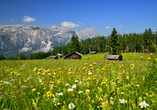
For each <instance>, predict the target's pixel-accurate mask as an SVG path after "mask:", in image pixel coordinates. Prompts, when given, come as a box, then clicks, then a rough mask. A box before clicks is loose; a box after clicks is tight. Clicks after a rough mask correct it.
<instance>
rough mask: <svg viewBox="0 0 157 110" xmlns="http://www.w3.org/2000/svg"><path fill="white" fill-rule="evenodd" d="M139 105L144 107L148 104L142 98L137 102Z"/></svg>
mask: <svg viewBox="0 0 157 110" xmlns="http://www.w3.org/2000/svg"><path fill="white" fill-rule="evenodd" d="M139 106H141V108H143V107H145V108H146V106H149V105H148V104H147V103H146V102H145V100H144V101H143V102H141V103H139Z"/></svg>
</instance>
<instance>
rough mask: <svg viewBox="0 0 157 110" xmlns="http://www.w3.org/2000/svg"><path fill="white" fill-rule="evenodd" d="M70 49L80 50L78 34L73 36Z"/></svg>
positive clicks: (71, 50)
mask: <svg viewBox="0 0 157 110" xmlns="http://www.w3.org/2000/svg"><path fill="white" fill-rule="evenodd" d="M69 51H70V53H71V52H75V51H77V52H80V44H79V40H78V37H77V36H74V35H73V36H72V37H71V40H70V43H69Z"/></svg>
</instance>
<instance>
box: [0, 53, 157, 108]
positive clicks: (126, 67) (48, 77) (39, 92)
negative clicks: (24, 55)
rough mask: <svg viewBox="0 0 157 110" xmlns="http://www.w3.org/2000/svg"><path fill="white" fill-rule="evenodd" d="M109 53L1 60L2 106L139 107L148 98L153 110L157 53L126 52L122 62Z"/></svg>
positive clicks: (155, 103)
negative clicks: (115, 59)
mask: <svg viewBox="0 0 157 110" xmlns="http://www.w3.org/2000/svg"><path fill="white" fill-rule="evenodd" d="M105 55H107V53H105V54H104V53H100V54H96V55H83V56H82V59H81V60H65V59H57V60H52V59H50V58H47V59H42V60H10V61H9V60H5V61H0V103H1V106H0V109H2V110H3V109H12V110H17V109H33V110H34V109H35V110H45V109H48V110H49V109H54V110H69V109H70V108H72V109H77V110H82V109H83V110H89V109H91V110H92V109H93V110H97V109H98V110H118V109H119V110H130V109H132V110H140V109H141V105H142V104H143V106H144V104H145V103H143V101H145V102H146V103H147V104H148V105H149V106H147V107H146V109H147V108H148V109H150V110H155V109H156V108H157V100H156V99H157V93H156V91H157V88H156V84H157V73H156V71H157V61H156V60H153V58H154V59H155V58H156V55H155V54H154V55H153V57H151V56H150V55H149V54H146V53H136V54H135V53H123V54H122V55H123V57H124V60H123V61H107V60H105V59H104V56H105ZM140 56H143V57H144V59H143V60H142V61H141V59H140ZM148 57H150V58H152V59H151V60H148ZM145 106H146V104H145Z"/></svg>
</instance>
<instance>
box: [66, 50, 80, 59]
mask: <svg viewBox="0 0 157 110" xmlns="http://www.w3.org/2000/svg"><path fill="white" fill-rule="evenodd" d="M81 56H82V54H80V53H79V52H73V53H71V54H69V55H67V56H65V59H81Z"/></svg>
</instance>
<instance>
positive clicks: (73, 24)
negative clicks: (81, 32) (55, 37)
mask: <svg viewBox="0 0 157 110" xmlns="http://www.w3.org/2000/svg"><path fill="white" fill-rule="evenodd" d="M61 26H63V27H66V28H75V27H79V26H80V25H79V24H75V23H73V22H71V21H70V22H67V21H64V22H62V23H61Z"/></svg>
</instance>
